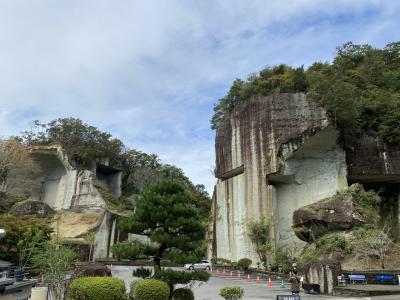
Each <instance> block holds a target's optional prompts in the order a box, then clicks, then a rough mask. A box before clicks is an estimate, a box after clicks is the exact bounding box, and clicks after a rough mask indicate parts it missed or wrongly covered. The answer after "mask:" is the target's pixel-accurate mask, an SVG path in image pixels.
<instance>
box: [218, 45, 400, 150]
mask: <svg viewBox="0 0 400 300" xmlns="http://www.w3.org/2000/svg"><path fill="white" fill-rule="evenodd" d="M297 92H304V93H307V95H308V96H309V97H310V99H312V100H314V101H316V102H317V103H320V104H321V105H322V106H323V107H324V108H325V109H326V111H327V113H328V116H329V118H330V121H331V123H332V124H334V125H335V126H336V127H337V128H338V129H339V130H340V131H341V133H342V134H350V135H354V134H358V133H360V132H366V133H368V134H370V135H372V136H377V137H379V138H380V140H381V141H382V142H384V143H387V144H398V143H400V129H399V128H400V112H399V110H398V107H400V42H395V43H390V44H388V45H386V46H385V47H384V48H383V49H376V48H373V47H372V46H370V45H357V44H353V43H351V42H348V43H346V44H343V45H342V46H339V47H338V48H337V52H336V56H335V58H334V60H333V62H332V63H321V62H316V63H314V64H312V65H311V66H310V67H309V68H308V69H307V70H304V69H303V68H302V67H300V68H293V67H290V66H287V65H278V66H275V67H272V68H270V67H268V68H265V69H263V70H261V71H260V72H259V73H258V74H252V75H250V76H249V77H248V79H247V80H246V81H242V80H240V79H237V80H235V81H234V82H233V85H232V87H231V88H230V90H229V91H228V93H227V95H226V96H225V97H223V98H221V99H220V100H219V101H218V103H217V104H216V105H215V107H214V115H213V117H212V119H211V127H212V128H214V129H216V128H217V127H218V126H219V125H220V124H221V122H223V120H224V117H225V116H227V115H229V114H230V112H232V111H233V109H234V108H235V107H237V106H238V105H240V103H243V102H245V101H247V100H248V99H250V98H251V97H252V96H253V95H269V94H273V93H297Z"/></svg>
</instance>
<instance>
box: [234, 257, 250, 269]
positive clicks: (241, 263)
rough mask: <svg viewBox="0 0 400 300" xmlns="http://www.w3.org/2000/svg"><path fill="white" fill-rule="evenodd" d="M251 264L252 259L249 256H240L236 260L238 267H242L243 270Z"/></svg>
mask: <svg viewBox="0 0 400 300" xmlns="http://www.w3.org/2000/svg"><path fill="white" fill-rule="evenodd" d="M251 264H252V261H251V259H249V258H241V259H239V260H238V262H237V265H238V267H239V268H242V269H243V270H245V271H247V270H248V269H249V267H250V266H251Z"/></svg>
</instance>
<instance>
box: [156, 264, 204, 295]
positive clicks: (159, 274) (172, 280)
mask: <svg viewBox="0 0 400 300" xmlns="http://www.w3.org/2000/svg"><path fill="white" fill-rule="evenodd" d="M154 277H155V278H157V279H160V280H162V281H164V282H166V283H167V284H168V287H169V290H170V298H172V295H173V291H174V288H175V285H177V284H190V283H193V282H194V281H202V282H207V281H208V279H209V278H210V274H209V273H207V272H205V271H202V270H201V271H193V272H185V271H177V270H172V269H156V270H155V273H154Z"/></svg>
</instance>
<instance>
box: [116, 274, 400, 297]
mask: <svg viewBox="0 0 400 300" xmlns="http://www.w3.org/2000/svg"><path fill="white" fill-rule="evenodd" d="M134 268H135V267H132V266H113V268H112V273H113V276H114V277H119V278H122V279H124V280H125V282H126V284H127V286H129V282H130V281H132V278H133V277H132V270H133V269H134ZM225 286H241V287H243V288H244V297H243V299H244V300H247V299H248V300H265V299H271V300H276V295H285V294H286V295H289V294H290V289H289V285H288V284H286V287H285V288H281V287H280V282H279V281H273V282H272V286H268V285H267V282H266V281H264V282H260V283H256V282H255V281H254V280H252V281H251V282H248V281H247V280H246V278H242V279H240V280H238V279H237V278H235V279H231V278H230V277H229V276H225V277H223V276H221V275H216V274H213V275H212V276H211V278H210V280H209V281H208V282H207V283H200V284H197V283H196V284H195V285H194V286H193V288H192V289H193V291H194V294H195V299H196V300H223V298H222V297H220V296H218V293H219V290H220V289H221V288H223V287H225ZM301 299H302V300H323V299H329V300H378V299H379V300H398V299H399V296H398V295H394V296H377V297H361V298H354V297H353V298H348V297H347V298H342V297H333V296H323V295H307V294H304V293H301Z"/></svg>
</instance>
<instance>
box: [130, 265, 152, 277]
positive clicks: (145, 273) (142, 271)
mask: <svg viewBox="0 0 400 300" xmlns="http://www.w3.org/2000/svg"><path fill="white" fill-rule="evenodd" d="M152 273H153V272H152V271H151V269H148V268H143V267H141V268H137V269H136V270H133V272H132V276H134V277H140V278H143V279H146V278H148V277H150V276H151V274H152Z"/></svg>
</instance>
